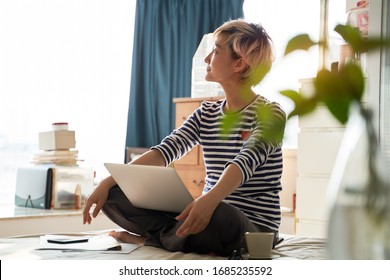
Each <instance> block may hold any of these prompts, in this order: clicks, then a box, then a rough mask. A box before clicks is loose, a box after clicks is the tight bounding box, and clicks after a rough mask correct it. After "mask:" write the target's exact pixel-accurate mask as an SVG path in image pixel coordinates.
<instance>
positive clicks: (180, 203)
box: [104, 163, 194, 213]
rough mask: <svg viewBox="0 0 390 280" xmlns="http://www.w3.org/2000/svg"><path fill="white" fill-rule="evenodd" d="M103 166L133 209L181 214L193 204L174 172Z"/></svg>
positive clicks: (107, 164) (142, 166) (152, 168)
mask: <svg viewBox="0 0 390 280" xmlns="http://www.w3.org/2000/svg"><path fill="white" fill-rule="evenodd" d="M104 166H105V167H106V168H107V170H108V172H110V174H111V176H112V177H113V178H114V180H115V181H116V183H117V184H118V185H119V187H120V188H121V190H122V191H123V193H124V194H125V195H126V197H127V198H128V199H129V201H130V202H131V203H132V204H133V205H134V206H135V207H138V208H145V209H151V210H159V211H168V212H176V213H180V212H182V211H183V210H184V209H185V207H186V206H187V205H188V204H189V203H191V202H192V201H193V200H194V199H193V197H192V196H191V194H190V192H189V191H188V189H187V188H186V186H185V185H184V183H183V181H182V180H181V179H180V177H179V175H178V174H177V172H176V170H175V169H174V168H171V167H161V166H150V165H136V164H119V163H105V164H104Z"/></svg>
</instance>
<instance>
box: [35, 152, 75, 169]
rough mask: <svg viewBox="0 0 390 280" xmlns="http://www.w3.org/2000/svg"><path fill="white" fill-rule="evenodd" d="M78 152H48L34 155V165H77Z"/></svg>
mask: <svg viewBox="0 0 390 280" xmlns="http://www.w3.org/2000/svg"><path fill="white" fill-rule="evenodd" d="M77 162H78V150H74V149H72V150H70V149H69V150H66V149H63V150H50V151H40V152H37V153H35V154H34V157H33V163H35V164H55V165H78V164H77Z"/></svg>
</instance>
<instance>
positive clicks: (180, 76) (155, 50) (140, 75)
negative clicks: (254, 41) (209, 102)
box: [126, 0, 244, 147]
mask: <svg viewBox="0 0 390 280" xmlns="http://www.w3.org/2000/svg"><path fill="white" fill-rule="evenodd" d="M243 2H244V0H137V6H136V16H135V31H134V50H133V62H132V71H131V74H132V75H131V86H130V101H129V114H128V127H127V135H126V146H127V147H150V146H153V145H155V144H158V143H159V142H160V141H161V140H162V139H163V138H164V137H165V136H166V135H168V134H169V133H170V132H171V131H172V129H173V128H174V113H175V108H174V104H173V102H172V99H173V98H176V97H190V96H191V68H192V57H193V55H194V53H195V51H196V49H197V47H198V44H199V43H200V40H201V39H202V36H203V34H206V33H210V32H213V31H214V30H215V29H216V28H217V27H218V26H219V25H221V24H222V23H223V22H225V21H227V20H229V19H235V18H242V17H243Z"/></svg>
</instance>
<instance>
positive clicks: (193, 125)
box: [153, 96, 286, 231]
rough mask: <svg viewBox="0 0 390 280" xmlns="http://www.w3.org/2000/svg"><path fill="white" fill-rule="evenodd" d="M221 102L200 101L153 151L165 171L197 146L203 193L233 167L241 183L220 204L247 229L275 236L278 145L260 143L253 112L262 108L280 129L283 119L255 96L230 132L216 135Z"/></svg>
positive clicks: (260, 126)
mask: <svg viewBox="0 0 390 280" xmlns="http://www.w3.org/2000/svg"><path fill="white" fill-rule="evenodd" d="M225 102H226V101H225V99H223V100H219V101H216V102H209V101H204V102H203V103H202V105H201V106H200V107H199V108H198V109H197V110H195V111H194V113H193V114H192V115H191V116H190V117H189V118H188V119H187V120H186V121H185V122H184V123H183V125H182V126H181V127H179V128H178V129H175V130H174V131H173V132H172V133H171V134H170V135H169V136H167V137H166V138H164V139H163V140H162V142H161V143H160V144H159V145H157V146H155V147H153V149H158V150H159V151H161V153H162V154H163V156H164V158H165V162H166V165H167V166H168V165H169V164H171V163H172V162H173V161H174V160H177V159H179V158H180V157H182V156H183V155H185V154H186V153H187V152H188V151H190V150H191V149H192V148H193V147H194V146H195V145H198V144H199V145H201V146H202V148H203V155H204V161H205V167H206V180H205V182H206V183H205V187H204V189H203V193H206V192H208V191H209V190H210V189H212V188H213V186H214V185H215V183H216V182H217V181H218V179H219V177H220V176H221V174H222V172H223V171H224V169H225V168H226V166H227V165H229V164H232V163H234V164H236V165H237V166H238V167H239V168H240V170H241V172H242V175H243V182H242V184H241V185H240V186H239V187H238V188H237V189H236V191H234V192H233V193H232V194H231V195H229V196H228V197H226V198H225V200H224V201H225V202H227V203H230V204H231V205H234V206H236V207H237V208H239V209H240V210H241V211H242V212H243V213H244V214H245V215H247V217H248V218H249V219H250V220H251V221H252V222H253V223H255V224H259V225H261V226H265V227H268V228H270V229H271V230H275V231H277V230H278V228H279V224H280V200H279V191H281V190H282V187H281V183H280V179H281V175H282V169H283V161H282V149H281V144H282V143H281V140H280V141H276V143H275V141H267V140H266V139H263V138H262V137H261V136H262V130H263V129H264V126H265V125H264V124H262V123H261V122H260V121H259V119H258V118H257V113H256V112H257V110H258V108H259V106H260V105H262V106H265V107H267V108H268V109H270V110H271V111H270V112H272V114H275V116H276V117H277V118H278V119H280V120H281V123H283V124H285V119H286V116H285V113H284V111H283V110H282V109H281V107H280V106H279V104H277V103H275V102H270V101H269V100H267V99H266V98H264V97H262V96H258V97H257V98H256V99H255V100H254V101H253V102H252V103H251V104H249V105H248V106H247V107H245V108H244V109H242V110H241V111H240V121H239V122H238V123H237V125H236V126H235V128H233V129H232V130H231V131H230V132H229V133H228V134H226V135H222V133H221V128H220V126H221V120H222V118H223V116H224V112H223V107H224V104H225ZM283 129H284V127H283Z"/></svg>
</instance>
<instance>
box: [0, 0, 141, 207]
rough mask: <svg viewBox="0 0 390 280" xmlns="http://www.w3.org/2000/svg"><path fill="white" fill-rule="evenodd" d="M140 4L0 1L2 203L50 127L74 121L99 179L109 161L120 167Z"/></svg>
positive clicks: (83, 150)
mask: <svg viewBox="0 0 390 280" xmlns="http://www.w3.org/2000/svg"><path fill="white" fill-rule="evenodd" d="M135 3H136V0H131V1H110V0H94V1H87V0H67V1H60V0H51V1H44V0H37V1H25V0H12V1H1V2H0V95H1V102H0V120H1V121H0V178H1V185H0V203H2V204H5V203H13V201H14V193H15V183H16V170H17V167H18V166H22V165H27V164H29V162H30V161H31V160H32V158H33V155H34V153H36V152H38V133H39V132H41V131H47V130H51V124H52V123H53V122H68V123H69V129H70V130H74V131H75V134H76V148H77V149H78V150H79V158H80V159H84V162H81V163H80V165H83V166H89V167H93V168H94V169H95V170H96V173H97V180H99V179H100V178H102V177H104V176H106V174H107V173H106V171H105V170H104V166H103V163H104V162H105V161H112V162H123V160H124V154H125V138H126V126H127V110H128V101H129V91H130V71H131V56H132V45H133V43H132V40H133V29H134V18H135Z"/></svg>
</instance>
